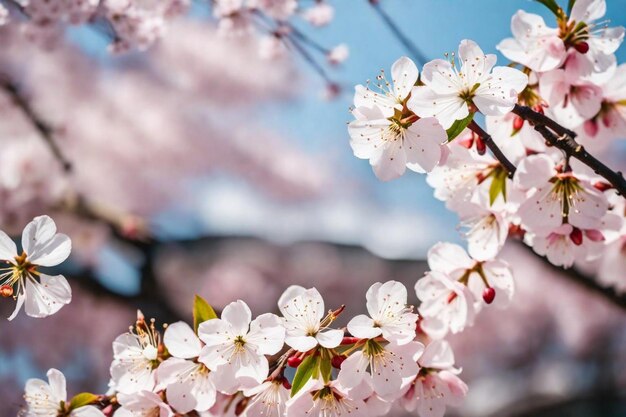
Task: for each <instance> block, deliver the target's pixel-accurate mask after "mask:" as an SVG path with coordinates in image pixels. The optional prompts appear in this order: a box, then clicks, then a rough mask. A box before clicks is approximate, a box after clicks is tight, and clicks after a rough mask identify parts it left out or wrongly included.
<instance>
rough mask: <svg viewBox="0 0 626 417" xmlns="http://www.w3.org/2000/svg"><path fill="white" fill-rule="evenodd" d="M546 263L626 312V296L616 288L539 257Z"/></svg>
mask: <svg viewBox="0 0 626 417" xmlns="http://www.w3.org/2000/svg"><path fill="white" fill-rule="evenodd" d="M520 245H521V246H523V247H525V248H526V249H527V250H529V251H530V252H532V253H533V254H535V255H537V253H536V252H535V251H534V250H533V249H532V248H531V247H530V246H527V245H526V244H525V243H523V242H521V241H520ZM537 256H539V255H537ZM539 257H540V258H541V259H543V260H544V261H545V262H544V264H545V265H546V266H547V267H549V268H550V270H551V271H552V272H557V274H556V275H559V276H563V277H566V278H567V279H568V280H569V281H571V282H574V283H575V284H578V285H580V286H583V287H585V288H587V289H588V290H590V291H591V292H593V293H595V294H597V295H601V296H602V297H604V299H605V300H607V301H610V302H611V303H612V304H613V305H615V306H617V307H620V308H622V309H624V310H626V295H625V294H620V293H618V292H617V291H616V290H615V289H614V288H611V287H604V286H602V285H600V284H599V283H598V281H596V280H595V279H594V278H593V277H590V276H587V275H585V274H583V273H582V272H581V271H579V270H578V269H576V268H569V269H564V268H561V267H560V266H556V265H553V264H552V263H550V262H549V261H548V260H547V259H546V258H544V257H541V256H539Z"/></svg>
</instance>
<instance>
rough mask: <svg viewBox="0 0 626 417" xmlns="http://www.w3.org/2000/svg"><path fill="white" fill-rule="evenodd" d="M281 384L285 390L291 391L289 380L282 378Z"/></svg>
mask: <svg viewBox="0 0 626 417" xmlns="http://www.w3.org/2000/svg"><path fill="white" fill-rule="evenodd" d="M282 384H283V387H285V389H289V390H290V389H291V384H290V383H289V380H288V379H287V378H283V380H282Z"/></svg>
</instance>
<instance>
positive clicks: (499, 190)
mask: <svg viewBox="0 0 626 417" xmlns="http://www.w3.org/2000/svg"><path fill="white" fill-rule="evenodd" d="M506 179H507V175H506V171H505V170H504V169H498V170H497V171H495V172H494V173H493V178H492V179H491V186H490V187H489V205H491V206H493V203H494V202H495V201H496V199H497V198H498V195H500V194H502V198H503V199H504V201H506Z"/></svg>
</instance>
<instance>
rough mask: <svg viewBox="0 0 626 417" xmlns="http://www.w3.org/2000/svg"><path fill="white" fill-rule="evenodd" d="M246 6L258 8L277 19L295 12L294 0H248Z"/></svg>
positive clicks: (285, 18) (284, 18)
mask: <svg viewBox="0 0 626 417" xmlns="http://www.w3.org/2000/svg"><path fill="white" fill-rule="evenodd" d="M248 7H249V8H251V9H258V10H260V11H262V12H263V13H265V14H266V15H268V16H270V17H273V18H274V19H277V20H287V19H288V18H289V17H290V16H291V15H293V14H294V13H295V12H296V9H297V8H298V2H297V1H296V0H248Z"/></svg>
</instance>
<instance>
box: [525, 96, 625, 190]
mask: <svg viewBox="0 0 626 417" xmlns="http://www.w3.org/2000/svg"><path fill="white" fill-rule="evenodd" d="M513 113H515V114H516V115H518V116H519V117H521V118H522V119H524V120H527V121H528V122H530V123H531V124H532V125H533V126H534V127H535V130H536V131H537V132H539V133H540V134H541V136H543V137H544V139H545V140H546V141H547V142H548V144H549V145H552V146H554V147H556V148H558V149H560V150H562V151H563V152H564V153H565V155H566V156H567V157H573V158H576V159H578V160H579V161H580V162H582V163H583V164H585V165H587V166H588V167H589V168H591V169H593V171H594V172H595V173H596V174H598V175H600V176H602V177H603V178H604V179H606V180H607V181H608V182H609V183H610V184H611V185H612V186H613V187H615V189H616V190H617V192H618V193H619V194H621V195H622V196H624V197H626V180H625V179H624V176H623V175H622V173H621V172H620V171H613V170H612V169H611V168H609V167H608V166H606V165H604V164H603V163H602V162H601V161H599V160H598V159H597V158H595V157H594V156H593V155H591V154H590V153H589V152H587V151H586V150H585V148H584V147H583V146H582V145H580V144H579V143H578V142H576V133H575V132H572V131H571V130H569V129H567V128H565V127H563V126H561V125H560V124H558V123H557V122H555V121H554V120H552V119H550V118H549V117H548V116H546V115H544V114H541V113H538V112H536V111H534V110H532V109H531V108H530V107H526V106H519V105H516V106H515V108H514V109H513Z"/></svg>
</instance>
